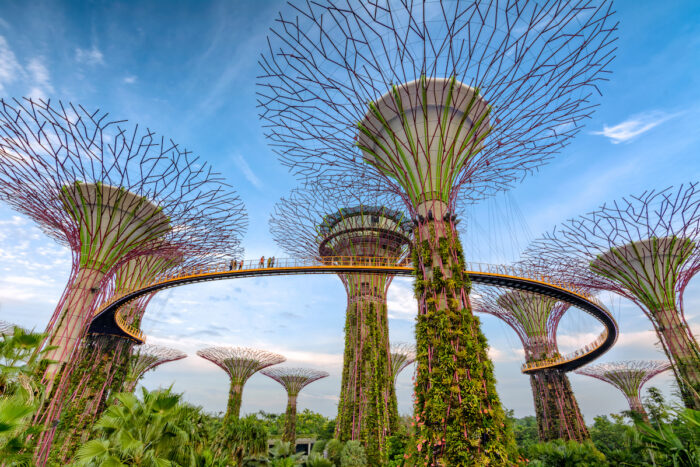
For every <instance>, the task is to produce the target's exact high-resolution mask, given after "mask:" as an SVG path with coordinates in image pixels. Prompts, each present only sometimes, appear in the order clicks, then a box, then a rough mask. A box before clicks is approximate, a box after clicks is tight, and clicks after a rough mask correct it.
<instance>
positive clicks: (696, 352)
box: [633, 308, 700, 410]
mask: <svg viewBox="0 0 700 467" xmlns="http://www.w3.org/2000/svg"><path fill="white" fill-rule="evenodd" d="M651 314H653V316H654V317H655V319H654V320H653V322H654V327H655V329H656V334H657V336H658V337H659V341H660V342H661V346H662V347H663V349H664V352H665V353H666V356H667V357H668V359H669V361H671V362H673V363H674V365H673V367H672V369H673V372H674V373H675V376H676V381H677V383H678V389H679V390H680V395H681V399H682V400H683V404H684V405H685V406H686V407H688V408H692V409H694V410H700V346H699V345H698V342H697V341H696V340H695V338H694V337H693V334H692V332H691V331H690V327H689V326H688V323H687V322H686V320H685V317H684V315H683V314H682V313H680V311H679V310H677V309H676V308H669V309H661V310H659V311H657V312H651ZM633 410H635V409H633Z"/></svg>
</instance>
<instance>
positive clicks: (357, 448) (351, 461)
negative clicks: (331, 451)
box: [340, 441, 367, 467]
mask: <svg viewBox="0 0 700 467" xmlns="http://www.w3.org/2000/svg"><path fill="white" fill-rule="evenodd" d="M365 465H367V456H366V455H365V448H363V447H362V445H361V444H360V442H359V441H348V442H347V443H345V447H344V448H343V451H342V452H341V453H340V466H341V467H363V466H365Z"/></svg>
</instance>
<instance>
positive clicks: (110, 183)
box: [0, 99, 247, 464]
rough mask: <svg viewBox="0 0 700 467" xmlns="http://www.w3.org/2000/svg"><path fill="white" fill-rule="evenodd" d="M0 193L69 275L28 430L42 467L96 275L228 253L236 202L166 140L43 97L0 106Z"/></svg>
mask: <svg viewBox="0 0 700 467" xmlns="http://www.w3.org/2000/svg"><path fill="white" fill-rule="evenodd" d="M0 153H1V154H2V157H0V198H1V199H3V200H4V201H5V202H6V203H8V204H9V205H10V206H11V207H12V208H13V209H15V210H17V211H18V212H20V213H22V214H24V215H26V216H28V217H29V218H31V219H32V220H34V221H35V222H36V223H37V224H38V225H39V227H40V228H41V229H42V230H44V231H45V232H46V233H47V234H48V235H50V236H51V237H53V238H54V239H56V240H57V241H58V242H59V243H60V244H62V245H65V246H67V247H68V248H70V250H71V252H72V256H73V264H72V270H71V275H70V277H69V279H68V284H67V285H66V288H65V291H64V293H63V295H62V297H61V299H60V301H59V303H58V304H57V306H56V308H55V311H54V313H53V315H52V317H51V320H50V322H49V324H48V326H47V331H46V333H47V336H48V337H47V339H46V345H50V346H53V347H55V349H54V350H52V351H50V353H49V354H48V355H47V357H48V358H50V359H52V360H53V361H55V362H56V363H54V364H51V365H49V367H48V368H47V370H46V372H45V375H44V379H45V382H46V384H47V392H48V394H49V397H48V399H47V400H48V402H47V405H46V406H45V407H43V408H42V409H40V411H39V415H38V420H37V422H38V423H43V424H45V425H47V426H51V428H49V429H47V430H45V431H43V432H42V434H41V435H40V439H39V448H38V449H37V460H36V462H37V463H38V464H43V463H44V462H45V459H46V456H47V455H48V450H49V446H50V444H51V440H52V439H53V436H54V433H55V427H56V426H57V423H58V421H59V415H60V411H61V408H62V407H63V403H64V399H65V398H66V391H67V389H68V386H69V382H70V379H71V375H70V372H69V371H66V368H67V367H69V366H72V365H73V363H74V362H75V360H76V359H77V356H78V350H79V347H80V344H81V343H82V342H83V339H84V336H85V335H86V331H87V328H88V325H89V323H90V321H91V319H92V318H93V314H94V310H95V307H96V305H97V301H98V297H99V296H100V294H101V290H102V287H103V285H104V280H105V278H106V277H107V276H109V275H110V274H111V273H112V271H113V269H114V268H115V267H118V266H119V265H120V264H122V263H124V262H126V261H129V260H130V259H133V258H137V257H140V256H143V255H155V254H163V255H167V254H168V252H171V251H172V250H173V249H175V250H177V251H178V254H182V255H185V256H188V255H197V254H204V253H205V252H206V248H204V249H202V248H200V247H199V245H200V244H204V245H210V244H211V243H209V240H210V238H211V235H212V234H215V235H216V236H217V238H218V240H219V247H220V248H221V249H222V250H224V251H227V252H237V251H240V234H241V233H242V232H243V231H244V230H245V227H246V225H247V221H246V215H245V209H244V207H243V204H242V203H241V201H240V199H239V198H238V196H237V195H236V194H235V192H233V191H232V190H230V189H229V188H228V187H227V186H226V185H225V183H224V181H223V180H222V179H221V178H220V177H219V176H218V174H216V173H215V172H213V171H212V170H211V167H210V166H209V165H208V164H206V163H204V162H203V161H201V160H199V158H198V157H195V156H193V155H192V154H191V153H190V152H189V151H186V150H184V149H183V148H180V147H179V146H178V145H176V144H175V143H173V142H172V140H169V139H166V138H163V137H160V136H158V135H156V134H155V133H154V132H153V131H151V130H148V129H142V128H140V127H138V126H131V127H129V126H127V124H126V123H125V122H123V121H120V122H117V121H111V120H109V119H108V118H107V115H106V114H105V113H102V112H99V111H97V112H89V111H87V110H85V109H84V108H82V107H78V106H73V105H71V104H63V103H60V102H56V103H49V102H47V101H43V100H38V101H37V100H32V99H24V100H14V101H7V100H4V99H3V100H0Z"/></svg>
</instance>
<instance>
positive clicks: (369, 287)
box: [270, 184, 411, 464]
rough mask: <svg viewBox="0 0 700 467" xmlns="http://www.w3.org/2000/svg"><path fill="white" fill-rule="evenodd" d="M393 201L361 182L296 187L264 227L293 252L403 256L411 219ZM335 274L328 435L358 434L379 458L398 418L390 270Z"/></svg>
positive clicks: (320, 256)
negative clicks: (333, 393)
mask: <svg viewBox="0 0 700 467" xmlns="http://www.w3.org/2000/svg"><path fill="white" fill-rule="evenodd" d="M399 206H400V203H397V200H396V199H395V198H393V197H391V196H376V195H372V194H371V192H370V191H369V188H368V187H366V186H363V185H362V184H356V185H354V186H352V188H349V189H339V190H336V191H334V192H331V193H324V192H322V191H320V190H317V189H314V188H313V187H309V188H307V189H306V190H300V189H297V190H294V191H292V193H291V194H290V196H288V197H287V198H283V199H282V200H281V201H280V202H279V203H278V204H277V205H276V206H275V210H274V213H273V215H272V217H271V219H270V231H271V233H272V236H273V238H274V239H275V241H276V242H277V243H278V244H279V245H280V246H281V247H282V248H283V249H284V250H285V251H286V252H287V253H288V254H291V255H293V256H295V257H302V258H314V259H316V260H317V261H319V262H325V263H328V262H333V261H346V262H347V261H351V260H353V259H359V260H362V259H363V258H364V259H365V260H366V261H369V260H372V261H385V262H386V264H389V263H391V264H395V263H397V262H399V263H400V262H403V261H404V260H406V258H407V256H408V253H409V245H410V242H411V240H410V235H411V234H410V231H411V226H410V225H411V221H410V220H409V219H408V218H406V216H405V214H403V212H401V211H400V210H398V209H397V208H398V207H399ZM338 276H339V277H340V279H341V281H342V282H343V285H344V286H345V290H346V293H347V309H346V319H345V353H344V356H343V374H342V381H341V391H340V400H339V402H338V416H337V418H336V437H337V438H338V439H340V440H342V441H347V440H359V441H361V442H362V443H363V444H364V445H365V449H366V451H367V455H368V460H369V461H370V462H371V463H374V464H381V463H382V461H381V459H383V458H384V457H385V456H386V454H387V453H386V449H385V444H386V443H385V439H386V437H387V436H390V435H391V433H392V431H393V430H396V429H397V428H398V422H399V420H398V408H397V403H396V393H395V391H394V384H393V379H392V372H391V365H392V363H391V358H390V346H389V325H388V316H387V299H386V294H387V289H388V287H389V285H390V284H391V281H392V279H393V276H392V275H390V274H385V273H384V274H382V273H379V274H377V273H342V274H338Z"/></svg>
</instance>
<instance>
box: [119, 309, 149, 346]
mask: <svg viewBox="0 0 700 467" xmlns="http://www.w3.org/2000/svg"><path fill="white" fill-rule="evenodd" d="M114 322H115V323H117V326H119V328H120V329H121V330H122V331H124V332H125V333H127V334H129V335H130V336H131V337H133V338H134V339H137V340H139V341H142V342H144V341H145V340H146V335H145V334H144V333H143V331H141V330H140V329H139V328H137V327H136V326H132V325H131V324H127V323H126V321H125V320H124V317H123V316H122V314H121V313H119V312H118V311H117V312H116V313H115V314H114Z"/></svg>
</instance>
